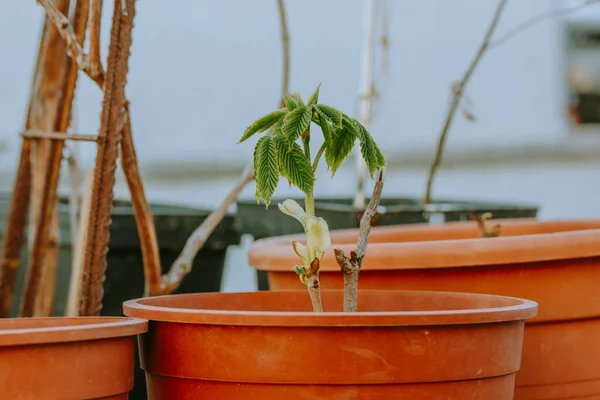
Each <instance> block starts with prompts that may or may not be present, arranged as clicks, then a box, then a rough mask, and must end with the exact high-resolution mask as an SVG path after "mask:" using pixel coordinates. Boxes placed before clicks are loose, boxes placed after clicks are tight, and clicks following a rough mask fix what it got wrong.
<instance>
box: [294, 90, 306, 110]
mask: <svg viewBox="0 0 600 400" xmlns="http://www.w3.org/2000/svg"><path fill="white" fill-rule="evenodd" d="M292 97H293V98H294V100H296V104H298V107H303V106H304V101H303V100H302V97H301V96H300V93H294V94H292Z"/></svg>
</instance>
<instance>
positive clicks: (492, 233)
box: [469, 212, 502, 238]
mask: <svg viewBox="0 0 600 400" xmlns="http://www.w3.org/2000/svg"><path fill="white" fill-rule="evenodd" d="M469 216H470V217H471V219H472V220H473V221H475V222H476V223H477V227H478V228H479V237H481V238H491V237H498V236H500V230H501V229H502V226H501V225H500V224H496V225H494V226H488V224H487V220H488V219H490V218H492V216H493V215H492V213H490V212H486V213H483V214H481V215H474V214H470V215H469Z"/></svg>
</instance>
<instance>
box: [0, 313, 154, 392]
mask: <svg viewBox="0 0 600 400" xmlns="http://www.w3.org/2000/svg"><path fill="white" fill-rule="evenodd" d="M147 328H148V322H147V321H144V320H139V319H130V318H122V317H121V318H119V317H79V318H60V317H56V318H13V319H2V320H0V396H1V398H2V399H10V400H21V399H23V400H25V399H27V400H31V399H36V400H37V399H40V400H42V399H44V400H46V399H48V400H59V399H68V400H84V399H102V400H109V399H110V400H127V398H128V392H129V391H130V390H131V388H132V387H133V364H134V357H135V353H134V348H135V339H136V335H138V334H140V333H143V332H146V330H147Z"/></svg>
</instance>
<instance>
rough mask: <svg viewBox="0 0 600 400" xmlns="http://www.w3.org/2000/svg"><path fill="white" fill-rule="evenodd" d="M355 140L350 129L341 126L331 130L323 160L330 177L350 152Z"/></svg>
mask: <svg viewBox="0 0 600 400" xmlns="http://www.w3.org/2000/svg"><path fill="white" fill-rule="evenodd" d="M355 141H356V135H355V133H354V131H353V130H352V129H347V128H346V127H342V128H339V129H335V130H333V131H332V132H331V142H330V144H329V146H327V149H326V150H325V162H326V163H327V165H328V166H329V169H330V170H331V176H332V177H333V176H334V175H335V172H336V171H337V170H338V168H339V167H340V165H342V163H343V162H344V160H345V159H346V158H347V157H348V155H349V154H350V153H351V152H352V147H354V142H355Z"/></svg>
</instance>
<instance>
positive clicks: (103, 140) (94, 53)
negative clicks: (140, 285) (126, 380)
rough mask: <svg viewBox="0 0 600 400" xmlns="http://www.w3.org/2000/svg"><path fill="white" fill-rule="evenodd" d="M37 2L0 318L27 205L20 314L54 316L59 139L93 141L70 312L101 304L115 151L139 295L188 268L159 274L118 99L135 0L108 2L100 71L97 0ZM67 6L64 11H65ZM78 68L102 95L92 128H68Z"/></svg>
mask: <svg viewBox="0 0 600 400" xmlns="http://www.w3.org/2000/svg"><path fill="white" fill-rule="evenodd" d="M37 1H38V3H39V4H40V5H41V6H43V7H44V9H45V11H46V19H45V23H44V29H43V34H42V39H41V43H40V50H39V54H38V60H37V66H36V70H35V75H34V78H33V85H32V90H31V98H30V103H29V109H28V113H27V119H26V122H25V130H24V132H22V134H21V136H22V145H21V153H20V159H19V164H18V168H17V173H16V179H15V182H14V186H13V191H12V199H11V204H10V209H9V218H8V222H7V229H6V235H5V239H4V244H3V256H2V260H1V261H0V317H8V316H9V315H10V310H11V305H12V298H13V293H14V287H15V283H16V278H17V273H18V268H19V262H20V254H21V249H22V247H23V244H24V238H25V236H26V235H25V232H26V224H27V221H28V214H29V211H30V209H31V214H32V216H31V221H32V222H33V227H34V229H33V232H32V240H31V242H30V246H29V259H28V266H27V278H26V282H25V290H24V294H23V297H22V300H21V303H20V311H19V315H20V316H23V317H31V316H45V315H50V314H51V313H52V307H53V297H54V290H55V289H54V287H55V284H56V266H57V259H58V256H57V242H58V237H57V236H58V234H57V230H58V228H57V226H58V213H57V187H58V180H59V176H60V167H61V161H62V157H63V155H62V153H63V150H64V147H65V140H82V141H92V142H95V143H96V145H97V157H96V164H95V168H94V177H93V189H92V193H91V201H90V207H89V214H88V215H87V218H89V220H88V224H87V226H88V228H87V230H86V232H85V235H84V238H85V253H84V254H85V255H84V261H83V265H82V268H83V271H82V279H81V282H80V283H79V288H78V291H77V292H78V294H79V295H78V307H77V309H78V310H77V313H78V314H79V315H98V314H99V313H100V309H101V306H102V294H103V293H102V283H103V280H104V273H105V270H106V253H107V251H108V240H109V228H110V222H111V213H112V198H113V187H114V184H115V170H116V162H117V159H118V158H119V157H118V156H119V150H120V153H121V157H120V161H121V166H122V168H123V171H124V174H125V177H126V180H127V184H128V187H129V191H130V193H131V197H132V205H133V209H134V213H135V217H136V223H137V227H138V232H139V235H140V241H141V245H142V253H143V258H144V268H145V271H144V272H145V277H146V286H145V295H158V294H164V293H169V292H171V291H173V290H174V289H175V288H176V287H177V286H178V285H179V283H180V282H181V279H182V278H183V276H185V274H186V273H187V272H189V269H188V268H189V266H188V265H187V264H185V263H183V265H174V266H173V268H172V269H171V271H170V272H169V273H168V274H166V275H164V276H162V275H161V266H160V259H159V255H158V245H157V241H156V233H155V228H154V221H153V218H152V214H151V212H150V207H149V205H148V203H147V201H146V197H145V194H144V187H143V184H142V179H141V174H140V171H139V168H138V163H137V157H136V153H135V147H134V143H133V137H132V130H131V120H130V115H129V102H128V100H127V99H126V97H125V84H126V78H127V72H128V60H129V54H130V53H129V48H130V45H131V33H132V29H133V18H134V15H135V0H115V1H114V3H115V7H114V14H113V19H112V28H111V39H110V45H109V54H108V60H107V64H106V72H105V71H104V69H103V67H102V64H101V61H100V50H99V49H100V46H99V42H100V20H101V13H102V0H74V2H75V4H74V7H71V0H56V2H54V1H53V0H37ZM70 8H72V13H71V15H70V18H67V17H66V15H68V13H69V9H70ZM88 26H89V30H90V49H89V54H84V52H83V43H84V39H85V35H86V30H87V28H88ZM79 70H82V71H83V72H85V74H87V75H88V76H89V77H90V78H91V79H92V80H94V81H95V82H96V83H97V84H98V85H99V87H100V88H101V89H102V90H103V92H104V99H103V103H102V113H101V121H100V128H99V131H98V134H97V135H80V134H68V133H67V130H68V128H69V124H70V121H71V107H72V103H73V98H74V92H75V85H76V82H77V76H78V71H79ZM189 264H191V263H189Z"/></svg>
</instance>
